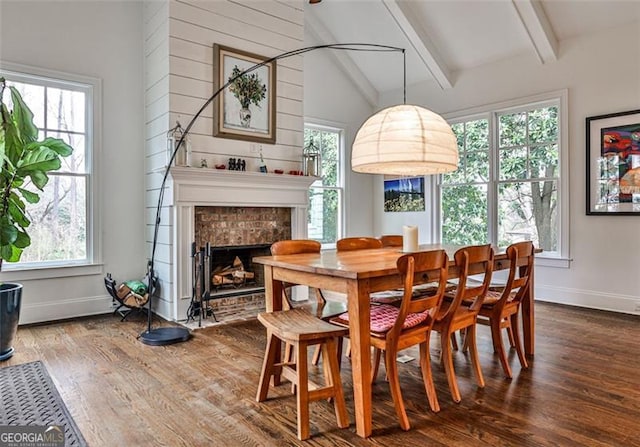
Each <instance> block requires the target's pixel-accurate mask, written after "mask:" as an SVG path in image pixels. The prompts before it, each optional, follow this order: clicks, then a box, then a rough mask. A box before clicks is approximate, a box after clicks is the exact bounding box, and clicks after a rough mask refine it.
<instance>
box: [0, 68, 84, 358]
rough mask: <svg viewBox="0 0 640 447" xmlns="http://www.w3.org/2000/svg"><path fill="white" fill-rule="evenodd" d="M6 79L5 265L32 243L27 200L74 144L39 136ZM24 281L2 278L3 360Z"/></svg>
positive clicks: (1, 140)
mask: <svg viewBox="0 0 640 447" xmlns="http://www.w3.org/2000/svg"><path fill="white" fill-rule="evenodd" d="M6 88H7V85H6V81H5V79H4V78H2V77H0V163H1V164H2V171H1V172H0V271H1V270H2V263H3V262H4V261H7V262H17V261H19V260H20V256H21V255H22V252H23V250H24V249H26V248H27V247H29V245H31V238H30V237H29V234H28V233H27V227H28V226H29V225H30V224H31V221H30V220H29V217H28V211H27V206H28V205H29V204H30V203H37V202H38V201H39V200H40V196H39V193H38V191H43V188H44V186H45V185H46V184H47V182H48V181H49V177H48V176H47V173H48V172H51V171H55V170H58V169H60V166H61V165H62V161H61V157H67V156H69V155H71V153H72V152H73V149H72V148H71V146H69V145H68V144H67V143H65V142H64V141H62V140H60V139H57V138H45V139H43V140H38V128H37V127H36V126H35V124H34V123H33V113H32V112H31V110H30V109H29V107H27V105H26V104H25V103H24V101H23V100H22V96H21V95H20V93H19V92H18V90H17V89H16V88H15V87H12V86H8V88H9V91H10V94H11V105H10V106H9V105H8V104H6V103H5V102H4V93H5V89H6ZM21 301H22V284H17V283H2V282H0V361H2V360H6V359H8V358H9V357H11V356H12V355H13V347H12V343H13V338H14V337H15V334H16V331H17V329H18V320H19V318H20V305H21Z"/></svg>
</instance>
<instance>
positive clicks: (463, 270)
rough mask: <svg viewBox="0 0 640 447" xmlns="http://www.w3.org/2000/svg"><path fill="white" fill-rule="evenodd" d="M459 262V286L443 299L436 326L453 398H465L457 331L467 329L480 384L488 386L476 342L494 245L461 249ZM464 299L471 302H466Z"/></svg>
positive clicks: (472, 359)
mask: <svg viewBox="0 0 640 447" xmlns="http://www.w3.org/2000/svg"><path fill="white" fill-rule="evenodd" d="M454 259H455V265H456V268H457V269H458V270H459V277H458V283H457V285H456V288H455V289H454V290H453V291H451V292H447V294H446V296H447V297H448V298H449V300H447V299H445V300H443V304H442V306H441V307H440V311H439V312H438V316H437V319H436V321H435V323H434V325H433V330H434V331H437V332H439V333H440V341H441V346H442V348H441V349H442V362H443V363H444V369H445V373H446V376H447V381H448V382H449V389H450V391H451V396H452V397H453V401H454V402H456V403H458V402H460V400H461V397H460V390H459V388H458V382H457V379H456V373H455V369H454V367H453V352H452V350H451V338H452V337H453V336H454V334H455V333H456V331H463V332H464V334H465V343H467V346H468V348H469V351H470V352H471V364H472V367H473V370H474V373H475V376H476V382H477V383H478V386H479V387H480V388H484V377H483V376H482V369H481V368H480V360H479V358H478V348H477V345H476V323H477V316H478V312H479V311H480V308H481V306H482V302H483V301H484V298H485V296H486V294H487V291H488V289H489V283H490V281H491V274H492V272H493V248H491V245H489V244H487V245H474V246H468V247H464V248H461V249H459V250H458V251H456V252H455V254H454ZM470 275H481V276H482V282H478V283H476V282H473V283H468V282H467V279H468V277H469V276H470ZM463 301H465V302H467V303H470V304H469V305H462V303H463Z"/></svg>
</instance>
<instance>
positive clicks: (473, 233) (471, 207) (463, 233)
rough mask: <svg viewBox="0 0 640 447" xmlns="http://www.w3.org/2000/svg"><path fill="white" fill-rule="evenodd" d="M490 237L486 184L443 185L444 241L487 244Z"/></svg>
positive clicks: (449, 242)
mask: <svg viewBox="0 0 640 447" xmlns="http://www.w3.org/2000/svg"><path fill="white" fill-rule="evenodd" d="M487 237H488V228H487V187H486V185H463V186H447V187H444V188H442V242H443V243H445V244H466V245H469V244H484V243H487Z"/></svg>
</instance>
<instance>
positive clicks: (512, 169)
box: [498, 147, 527, 180]
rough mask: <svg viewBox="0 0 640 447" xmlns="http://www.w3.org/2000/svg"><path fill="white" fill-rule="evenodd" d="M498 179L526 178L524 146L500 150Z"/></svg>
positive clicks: (525, 152)
mask: <svg viewBox="0 0 640 447" xmlns="http://www.w3.org/2000/svg"><path fill="white" fill-rule="evenodd" d="M499 157H500V165H499V166H498V169H499V170H500V180H509V179H524V178H527V149H526V148H524V147H520V148H516V149H502V150H500V154H499Z"/></svg>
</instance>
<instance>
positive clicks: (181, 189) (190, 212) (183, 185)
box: [156, 167, 317, 321]
mask: <svg viewBox="0 0 640 447" xmlns="http://www.w3.org/2000/svg"><path fill="white" fill-rule="evenodd" d="M170 180H171V181H170V182H169V184H168V187H169V190H168V191H167V193H166V196H165V197H166V198H170V200H168V201H167V202H170V203H165V205H167V206H170V207H173V210H172V212H171V213H170V221H171V224H170V226H171V228H170V232H169V238H170V240H168V241H166V242H167V243H168V245H169V254H168V258H169V260H170V261H169V265H168V266H166V267H167V268H166V269H163V270H164V271H165V272H166V273H167V274H168V278H167V279H165V278H163V276H165V275H162V274H160V283H161V289H162V293H161V299H160V300H158V308H157V309H156V311H157V312H158V313H159V314H160V315H162V316H163V317H165V318H167V319H169V320H173V321H177V320H182V319H184V318H186V315H187V308H188V307H189V302H190V300H191V293H192V292H191V286H192V284H191V282H192V280H191V277H192V271H191V270H192V269H191V244H192V242H193V241H194V240H195V223H194V222H195V207H196V206H239V207H261V206H262V207H286V208H291V236H292V238H305V237H306V236H307V207H308V191H309V186H310V185H311V184H312V183H313V182H314V181H315V180H317V178H316V177H309V176H299V175H287V174H266V173H259V172H246V171H227V170H215V169H209V168H189V167H185V168H182V167H173V168H171V171H170Z"/></svg>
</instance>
